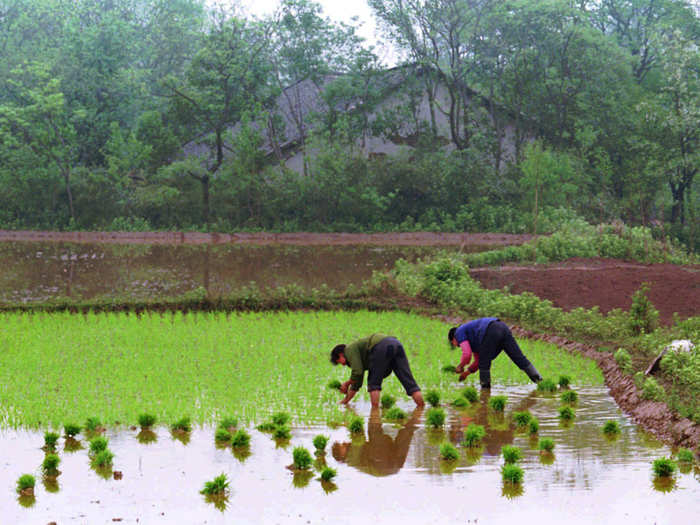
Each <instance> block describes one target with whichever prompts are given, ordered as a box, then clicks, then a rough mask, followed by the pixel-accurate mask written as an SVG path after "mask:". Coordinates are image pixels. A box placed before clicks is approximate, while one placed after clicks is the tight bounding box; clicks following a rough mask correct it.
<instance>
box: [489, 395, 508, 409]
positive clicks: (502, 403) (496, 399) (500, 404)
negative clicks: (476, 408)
mask: <svg viewBox="0 0 700 525" xmlns="http://www.w3.org/2000/svg"><path fill="white" fill-rule="evenodd" d="M507 401H508V398H507V397H506V396H493V397H491V398H489V407H490V408H491V410H493V411H494V412H503V410H505V408H506V403H507Z"/></svg>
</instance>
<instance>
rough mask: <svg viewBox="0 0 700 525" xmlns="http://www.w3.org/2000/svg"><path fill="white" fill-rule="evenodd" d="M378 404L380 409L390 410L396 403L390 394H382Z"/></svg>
mask: <svg viewBox="0 0 700 525" xmlns="http://www.w3.org/2000/svg"><path fill="white" fill-rule="evenodd" d="M379 403H380V404H381V405H382V408H391V407H393V406H394V404H395V403H396V398H395V397H394V396H392V395H391V394H382V397H381V399H380V401H379Z"/></svg>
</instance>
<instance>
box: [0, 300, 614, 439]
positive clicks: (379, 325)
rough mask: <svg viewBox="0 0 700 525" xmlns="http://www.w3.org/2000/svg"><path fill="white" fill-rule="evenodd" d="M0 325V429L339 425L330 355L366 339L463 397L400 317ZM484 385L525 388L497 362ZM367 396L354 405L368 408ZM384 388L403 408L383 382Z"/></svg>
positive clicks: (69, 319) (61, 319)
mask: <svg viewBox="0 0 700 525" xmlns="http://www.w3.org/2000/svg"><path fill="white" fill-rule="evenodd" d="M0 325H1V326H3V330H2V332H0V348H1V349H2V352H0V426H1V427H29V428H53V429H58V428H61V427H62V425H64V424H65V423H67V422H74V421H85V420H86V419H87V418H88V417H92V416H94V417H99V418H100V420H101V421H102V422H104V423H105V424H106V425H108V426H111V425H115V424H117V423H119V424H123V425H135V424H137V422H138V420H139V415H142V414H143V413H146V412H148V413H151V414H153V415H154V416H155V417H156V418H157V421H158V424H162V425H170V424H172V423H173V422H175V421H176V420H179V419H181V418H183V417H191V419H192V422H193V423H198V424H202V423H206V424H215V423H216V422H217V421H219V420H220V419H221V417H222V416H229V415H232V414H233V415H235V416H237V417H239V418H240V420H241V421H245V422H248V423H251V422H254V423H258V422H262V421H263V420H266V419H269V417H270V416H271V415H272V414H273V413H275V412H279V411H287V412H289V413H290V414H291V416H292V418H293V420H294V421H295V422H322V421H324V420H325V421H331V420H335V421H337V420H343V414H344V412H342V411H341V410H340V408H339V407H338V401H339V400H340V398H341V395H340V394H339V393H338V392H337V391H334V390H331V389H329V388H327V384H328V382H329V380H331V379H338V380H343V381H344V380H346V379H347V378H348V377H349V372H350V370H349V368H346V367H340V366H338V367H334V366H332V365H331V364H330V362H329V359H328V356H329V352H330V349H331V348H332V347H333V346H334V345H335V344H337V343H340V342H348V341H351V340H353V339H355V338H359V337H364V336H366V335H368V334H370V333H373V332H383V333H387V334H392V335H395V336H397V337H398V338H399V339H400V340H401V341H402V343H403V344H404V346H405V348H406V351H407V353H408V356H409V360H410V364H411V368H412V370H413V373H414V375H415V377H416V379H417V381H418V383H419V384H420V385H421V387H422V389H423V390H424V391H427V390H429V389H436V390H438V391H441V392H445V393H447V392H451V397H454V395H456V394H457V393H458V392H459V391H460V390H461V389H462V388H463V385H462V384H461V383H458V382H457V381H456V379H457V378H456V374H455V375H452V374H446V373H444V372H443V371H442V367H443V365H444V363H445V361H449V360H453V361H454V362H455V363H456V362H457V361H458V360H459V357H460V356H459V355H458V352H457V351H456V350H452V351H451V350H449V349H448V346H447V343H446V342H445V333H446V331H447V328H448V326H447V325H445V324H444V323H442V322H440V321H436V320H433V319H427V318H424V317H420V316H417V315H411V314H407V313H401V312H383V313H376V312H367V311H360V312H352V313H349V312H313V313H304V312H291V313H271V312H267V313H265V312H264V313H259V312H258V313H241V314H226V313H190V314H181V313H175V314H163V315H161V314H155V313H154V314H143V315H139V316H137V315H135V314H128V313H108V314H85V315H82V314H79V315H75V314H69V313H4V314H0ZM521 344H522V347H523V350H524V352H525V353H526V355H527V356H528V357H529V358H530V359H531V360H532V361H533V362H534V363H535V364H536V366H537V367H538V369H539V370H540V372H541V373H542V374H543V375H544V376H545V377H547V376H551V377H558V376H559V374H567V375H569V376H570V377H571V378H572V381H573V382H574V383H576V384H602V382H603V378H602V374H601V373H600V372H599V370H598V369H597V368H596V366H595V364H594V363H593V362H592V361H590V360H586V359H584V358H581V357H578V356H573V355H570V354H568V353H566V352H564V351H560V350H558V349H556V348H555V347H554V346H552V345H550V344H547V343H542V342H534V341H521ZM492 377H493V379H494V383H501V384H503V383H507V384H518V383H526V382H528V379H527V377H526V376H525V374H523V373H522V372H521V371H520V370H518V369H517V367H515V365H513V363H512V362H510V360H509V359H508V358H507V356H505V355H502V356H499V358H498V359H496V361H495V362H494V365H493V368H492ZM476 380H477V378H474V377H470V378H469V381H468V382H472V383H473V382H474V381H476ZM365 387H366V384H365V385H363V389H362V391H361V394H360V395H358V397H357V398H356V399H358V400H359V401H360V402H362V401H365V402H366V401H368V395H367V392H366V388H365ZM383 387H384V388H383V392H384V393H388V394H391V395H393V396H395V397H396V398H397V400H399V402H400V403H402V402H407V400H408V398H407V397H406V395H405V393H404V392H403V391H402V388H401V385H400V384H399V382H398V380H397V379H396V378H395V377H394V376H393V375H392V376H390V377H389V378H387V379H386V380H385V382H384V385H383Z"/></svg>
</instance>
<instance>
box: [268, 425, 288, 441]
mask: <svg viewBox="0 0 700 525" xmlns="http://www.w3.org/2000/svg"><path fill="white" fill-rule="evenodd" d="M272 437H274V438H275V439H280V440H284V439H289V438H291V437H292V431H291V429H290V428H289V427H288V426H287V425H277V426H275V429H274V430H273V431H272Z"/></svg>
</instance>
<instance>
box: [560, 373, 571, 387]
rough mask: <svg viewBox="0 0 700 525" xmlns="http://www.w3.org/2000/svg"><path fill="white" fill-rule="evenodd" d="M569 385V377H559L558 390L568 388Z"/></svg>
mask: <svg viewBox="0 0 700 525" xmlns="http://www.w3.org/2000/svg"><path fill="white" fill-rule="evenodd" d="M570 384H571V377H569V376H567V375H561V376H559V387H560V388H569V385H570Z"/></svg>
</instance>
